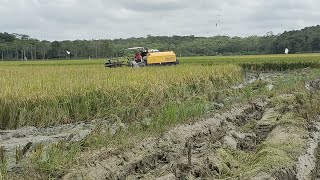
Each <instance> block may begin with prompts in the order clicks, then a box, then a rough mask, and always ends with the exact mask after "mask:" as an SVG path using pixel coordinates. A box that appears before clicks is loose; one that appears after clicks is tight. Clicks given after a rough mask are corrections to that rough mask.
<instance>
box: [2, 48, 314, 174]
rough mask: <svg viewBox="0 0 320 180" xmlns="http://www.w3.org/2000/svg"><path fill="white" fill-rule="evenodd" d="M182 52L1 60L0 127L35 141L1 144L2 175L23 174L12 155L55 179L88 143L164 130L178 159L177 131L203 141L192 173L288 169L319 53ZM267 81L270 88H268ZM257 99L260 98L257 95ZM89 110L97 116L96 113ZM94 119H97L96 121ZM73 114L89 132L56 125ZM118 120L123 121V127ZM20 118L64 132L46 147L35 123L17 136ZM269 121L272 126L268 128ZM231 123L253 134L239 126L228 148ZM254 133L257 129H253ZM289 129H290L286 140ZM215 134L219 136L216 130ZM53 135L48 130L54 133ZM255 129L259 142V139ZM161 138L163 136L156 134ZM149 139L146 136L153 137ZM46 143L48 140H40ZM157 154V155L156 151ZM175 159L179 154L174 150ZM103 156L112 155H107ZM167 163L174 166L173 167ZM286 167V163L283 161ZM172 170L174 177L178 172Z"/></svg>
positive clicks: (310, 102)
mask: <svg viewBox="0 0 320 180" xmlns="http://www.w3.org/2000/svg"><path fill="white" fill-rule="evenodd" d="M179 60H180V62H181V64H180V65H178V66H163V67H143V68H131V67H123V68H115V69H109V68H105V67H104V62H105V60H103V59H99V60H65V61H63V60H51V61H28V62H0V85H1V86H0V106H1V109H0V129H2V130H4V131H2V132H4V134H6V133H10V132H12V131H6V130H8V129H17V130H16V131H17V132H18V136H20V135H19V133H22V135H21V137H19V138H20V139H24V138H25V139H26V142H23V143H25V144H26V143H28V142H29V139H28V138H29V137H30V138H35V139H33V140H32V141H33V143H35V144H34V145H33V147H32V148H34V149H32V148H31V149H30V150H29V152H30V155H28V156H27V157H28V158H23V157H22V156H23V150H24V149H25V147H26V146H27V145H25V144H23V143H22V142H21V143H22V144H23V145H22V146H21V147H20V145H19V146H17V147H16V148H15V149H14V150H15V152H14V153H15V154H14V156H12V153H11V156H10V153H5V151H2V150H1V146H0V160H1V159H2V160H1V163H0V172H1V173H2V174H3V175H2V176H3V177H10V176H13V177H14V176H17V178H13V179H21V177H22V176H24V175H21V174H15V173H13V174H12V173H10V172H7V169H8V168H9V169H10V168H11V167H12V166H11V165H12V164H19V165H20V164H23V167H28V168H29V169H28V168H26V171H24V172H23V173H26V177H28V178H29V179H37V178H38V179H41V178H39V177H43V179H48V178H49V177H50V178H52V177H54V178H57V179H58V178H61V177H62V176H64V175H66V174H68V173H70V172H71V171H69V169H70V168H75V169H79V167H81V166H82V165H81V164H78V163H79V162H78V158H79V157H80V158H79V159H80V160H82V161H85V158H86V156H88V154H90V153H89V152H91V151H90V150H100V149H101V148H102V147H106V148H110V147H111V149H112V148H116V149H120V150H121V151H125V150H126V149H131V148H138V149H139V150H138V151H141V147H143V146H142V145H140V141H141V143H143V141H142V140H143V139H146V138H149V137H152V138H151V141H153V140H152V139H153V137H159V138H161V136H162V135H163V134H166V135H167V136H169V137H170V138H169V140H170V139H174V138H177V139H179V138H182V139H183V140H182V141H180V140H178V141H174V142H175V143H177V142H178V144H180V145H181V147H180V148H177V149H175V148H176V145H175V146H172V144H171V142H166V143H167V144H166V146H168V147H170V148H171V150H170V151H168V153H169V154H170V152H174V153H176V154H174V155H175V156H176V155H178V156H179V157H180V156H181V157H180V158H182V159H185V158H186V157H184V156H185V154H184V153H183V152H184V150H183V149H184V148H185V146H186V144H185V142H184V140H187V139H192V138H195V139H194V142H193V143H195V146H194V147H195V148H197V147H198V145H200V146H199V147H200V148H203V147H204V149H205V151H204V152H205V153H204V154H205V156H203V152H202V151H199V152H201V156H197V152H198V151H195V150H192V153H193V156H192V161H193V162H194V161H197V162H198V163H199V162H200V164H197V165H195V166H191V169H192V168H194V167H197V166H199V169H204V173H203V174H201V173H202V172H199V173H200V174H195V176H198V175H201V176H203V177H211V178H213V177H215V178H217V179H228V178H229V179H233V178H235V177H237V178H238V179H239V177H242V178H243V179H246V178H245V177H256V176H258V175H259V173H260V172H269V173H271V172H277V171H276V170H277V169H289V170H290V169H292V167H293V166H295V164H297V163H296V161H295V160H296V159H297V158H298V156H300V155H303V153H304V150H305V149H306V144H305V143H306V140H305V139H304V136H306V135H307V134H308V130H307V128H306V127H307V123H308V121H311V119H312V118H314V117H316V116H317V115H318V112H319V106H318V105H317V103H318V100H319V97H320V96H319V93H318V92H315V93H309V92H308V91H307V90H306V88H305V83H306V82H308V81H310V80H315V79H318V78H319V74H320V72H319V69H318V68H319V67H320V63H319V60H320V54H301V55H262V56H228V57H219V56H215V57H181V58H179ZM303 68H305V69H303ZM296 69H298V70H296ZM301 69H303V70H301ZM287 70H288V71H287ZM290 70H295V71H290ZM248 71H249V73H247V72H248ZM262 71H266V72H262ZM271 71H277V72H271ZM278 71H284V72H278ZM260 73H261V74H264V75H263V76H261V77H262V80H261V79H259V78H260ZM301 73H304V75H303V76H302V75H301ZM248 74H249V76H250V75H253V76H256V77H255V79H254V81H253V82H252V83H247V84H246V83H245V82H249V81H250V79H247V75H248ZM270 74H273V75H272V77H274V79H273V78H271V77H268V76H269V75H270ZM263 78H264V79H263ZM244 79H245V81H244ZM239 85H241V86H242V87H241V86H239ZM270 85H272V88H271V89H268V88H269V87H270ZM235 87H236V88H235ZM237 87H240V88H239V89H237ZM257 99H260V100H261V101H262V102H260V103H259V102H258V103H257V104H256V101H255V100H257ZM266 99H267V100H266ZM267 102H268V103H267ZM234 105H236V106H237V108H236V109H233V108H232V106H234ZM269 106H270V107H269ZM230 108H231V109H230ZM242 108H243V111H241V112H240V111H239V109H242ZM224 111H227V112H225V116H224V115H223V116H219V115H218V117H223V119H222V122H226V123H227V125H226V124H224V125H222V126H221V127H220V126H219V128H218V129H216V132H215V133H216V134H211V133H212V132H211V130H212V129H211V128H209V127H208V123H209V124H210V123H213V121H217V122H218V121H219V120H218V119H215V118H216V116H213V119H215V120H212V119H206V118H204V117H207V116H208V117H210V118H211V116H210V115H211V114H210V113H213V114H218V113H222V114H223V112H224ZM260 111H261V112H260ZM197 118H204V120H201V119H200V120H199V119H198V120H197ZM252 118H253V119H252ZM255 118H256V119H255ZM94 120H98V121H96V122H93V121H94ZM99 120H103V121H101V123H100V121H99ZM220 120H221V119H220ZM230 121H232V122H230ZM242 121H243V122H242ZM78 122H88V123H87V124H90V123H89V122H92V123H91V125H94V128H93V129H90V133H89V135H87V136H84V137H82V139H80V140H78V141H76V142H72V143H71V140H68V139H69V137H71V138H72V137H73V136H69V134H68V133H70V134H71V135H72V133H74V132H73V131H72V132H71V130H68V129H67V130H68V131H70V132H67V130H66V129H63V128H68V127H63V128H62V127H61V126H59V125H62V124H71V126H70V127H71V128H72V127H73V128H74V127H76V126H77V123H78ZM148 122H149V124H148ZM265 122H266V124H267V125H270V123H271V125H272V126H271V127H270V129H269V130H270V131H268V133H267V135H268V134H271V135H270V137H269V138H267V136H265V137H264V134H263V133H261V132H260V131H259V128H260V126H261V128H265V127H266V126H265V125H266V124H263V123H265ZM193 123H195V124H193ZM230 123H232V124H231V125H230ZM260 123H261V124H260ZM272 123H273V124H272ZM316 123H317V122H316ZM79 124H80V125H81V123H79ZM214 124H215V123H213V124H212V125H214ZM73 125H75V126H73ZM113 125H115V126H117V127H118V128H119V129H116V130H115V131H114V132H113V133H112V132H111V131H110V130H113V129H112V128H113ZM122 125H124V128H127V129H122V127H123V126H122ZM25 126H35V127H40V128H35V129H36V130H43V133H44V134H47V133H48V134H50V133H53V134H54V133H58V135H59V136H60V135H61V134H67V135H65V136H66V137H64V136H61V139H60V140H57V142H54V143H51V144H50V145H49V146H47V147H45V146H44V145H43V144H42V140H41V142H40V143H37V142H38V141H40V139H41V138H43V137H42V136H41V137H40V139H36V137H35V136H37V134H36V133H35V134H36V135H35V136H34V134H32V133H31V134H27V136H26V137H24V136H23V133H25V132H24V130H23V129H22V130H21V129H19V128H21V127H25ZM275 126H276V127H277V128H275V129H272V127H275ZM42 127H46V128H42ZM229 127H230V128H231V129H228V128H229ZM51 128H53V129H51ZM54 128H57V129H54ZM59 128H60V129H59ZM174 128H178V130H177V131H176V130H175V129H174ZM179 128H182V130H181V129H180V130H179ZM220 128H221V129H220ZM225 128H226V129H225ZM195 129H198V131H199V132H197V133H198V134H197V133H196V134H194V133H195V131H194V130H195ZM213 129H215V128H213ZM26 130H28V128H26ZM77 130H78V129H77ZM234 130H235V131H237V133H238V134H243V135H246V136H244V137H247V135H249V136H248V137H251V138H253V139H252V142H251V140H249V141H248V143H247V142H246V143H244V144H243V142H244V141H242V139H241V137H242V136H241V137H240V136H239V138H240V139H236V141H237V142H236V143H237V144H238V145H241V146H236V147H233V146H232V143H231V150H230V147H229V146H228V143H227V144H226V142H224V140H225V138H227V139H228V138H229V139H230V138H233V137H229V134H228V133H231V132H232V131H234ZM262 130H264V129H262ZM53 131H57V132H53ZM60 131H61V132H60ZM229 131H230V132H229ZM263 132H265V131H263ZM78 133H79V132H78ZM171 133H172V134H171ZM176 133H178V135H177V134H176ZM252 133H254V135H252V136H251V135H250V134H252ZM309 133H310V132H309ZM75 134H76V133H75ZM79 134H80V133H79ZM38 135H39V134H38ZM40 135H41V134H40ZM195 135H196V136H195ZM280 135H281V136H280ZM283 135H285V136H283ZM289 135H290V136H289ZM292 135H294V136H295V137H296V138H295V141H292V142H291V141H290V140H291V139H292V137H291V136H292ZM16 136H17V135H16V134H13V135H12V137H14V138H12V139H10V137H11V136H9V135H8V137H9V140H8V141H9V142H12V143H14V142H15V137H16ZM46 136H47V135H46ZM220 136H221V137H224V138H221V139H217V137H220ZM50 137H53V138H55V137H56V134H54V135H51V136H50ZM57 137H58V136H57ZM284 137H285V138H284ZM19 138H18V139H19ZM257 138H258V139H257ZM66 139H67V140H66ZM208 139H209V140H208ZM259 139H260V140H261V142H258V141H257V140H259ZM3 140H4V141H5V142H4V143H3V144H4V145H5V146H7V144H6V139H5V138H4V139H3ZM207 140H208V142H207ZM280 140H281V141H280ZM21 141H22V140H21ZM27 141H28V142H27ZM165 141H167V140H163V141H162V140H161V141H160V142H165ZM198 141H199V142H205V144H207V145H208V146H203V147H202V144H197V143H198ZM147 142H148V141H147ZM279 142H280V143H279ZM157 143H158V142H154V144H157ZM212 143H213V144H212ZM221 143H222V144H223V145H221ZM9 144H10V143H9ZM152 144H153V143H150V145H151V146H152ZM219 144H220V145H219ZM180 145H179V146H180ZM216 145H217V146H216ZM213 146H215V148H212V147H213ZM44 147H45V148H48V149H47V150H44V149H45V148H44ZM148 147H149V146H148ZM159 147H161V148H162V146H160V145H159V146H158V145H157V146H155V147H153V148H154V152H160V151H161V152H162V151H163V149H161V148H160V149H157V148H159ZM188 148H189V147H188ZM142 149H143V148H142ZM147 149H148V148H147ZM87 150H89V151H87ZM149 150H150V149H148V152H144V154H143V157H144V158H146V159H142V160H141V162H145V161H146V164H147V165H146V166H141V167H143V168H144V167H148V164H149V162H148V160H150V161H152V162H153V159H150V158H149V154H148V153H149ZM293 150H294V151H293ZM8 152H12V151H8ZM180 152H181V154H179V153H180ZM164 153H167V151H165V152H164ZM83 154H85V156H82V155H83ZM106 154H108V153H106ZM213 154H214V155H213ZM160 155H161V154H160ZM6 156H7V157H6ZM202 156H203V157H202ZM1 157H2V158H1ZM12 157H14V158H15V159H14V160H13V159H12ZM111 157H112V155H111ZM119 157H120V156H119ZM152 157H153V156H152ZM155 157H156V159H157V160H158V158H159V157H158V155H157V154H156V156H155ZM161 157H162V156H161ZM168 157H173V155H172V156H168ZM204 157H208V158H209V159H210V158H212V157H217V158H218V159H215V160H214V162H220V165H217V167H216V168H217V169H218V170H219V173H218V174H215V173H214V171H213V172H211V171H210V170H207V169H206V168H207V164H208V162H207V160H208V159H206V160H205V161H203V162H204V164H201V163H202V160H203V159H202V158H204ZM106 158H110V157H106ZM120 158H122V157H120ZM130 158H131V157H129V159H130ZM190 158H191V157H190ZM21 159H23V160H21ZM97 159H99V158H97ZM133 159H134V160H135V161H134V162H133V166H132V167H135V163H136V158H133ZM160 159H161V160H162V158H160ZM318 159H319V158H318ZM7 160H8V162H10V163H9V164H8V163H7ZM75 161H77V162H75ZM120 161H123V159H121V160H120ZM174 161H177V162H179V163H180V159H176V160H174ZM97 162H99V160H97ZM105 162H108V163H109V162H110V163H112V162H113V160H110V161H105ZM128 162H129V161H128ZM24 163H29V164H24ZM130 163H131V162H130ZM130 163H128V166H129V165H130ZM161 163H169V161H168V162H167V161H166V160H164V161H161V162H160V164H161ZM151 164H153V163H151ZM156 164H157V163H156ZM230 164H231V165H232V166H230ZM317 164H319V163H317ZM202 165H203V166H202ZM317 166H319V165H317ZM13 167H14V166H13ZM121 167H122V166H121ZM123 167H126V166H123ZM130 167H131V166H130ZM168 167H172V166H168ZM86 168H87V166H86V167H85V169H86ZM93 168H94V172H95V173H102V174H103V173H105V169H103V170H102V171H101V172H99V171H96V167H93ZM153 168H155V169H161V172H162V171H163V169H162V166H159V167H153V166H152V168H151V169H153ZM125 169H129V170H130V169H133V168H127V167H126V168H125ZM293 169H294V168H293ZM165 171H167V172H171V169H169V170H165ZM83 172H85V171H83ZM115 172H117V170H115ZM195 172H196V171H195ZM319 172H320V171H319ZM119 173H120V175H121V173H124V174H125V175H128V174H130V175H136V172H125V171H122V170H120V169H119ZM210 173H211V174H210ZM71 174H72V173H71ZM76 174H78V172H77V171H76ZM80 174H81V173H80ZM85 174H86V173H85ZM142 174H143V173H142ZM156 174H157V173H156ZM287 174H292V173H291V171H288V172H287ZM120 175H119V177H120ZM182 175H183V174H182ZM176 176H179V177H180V175H179V174H177V175H176ZM0 177H1V174H0ZM121 177H122V176H121ZM133 179H134V178H133ZM146 179H148V178H146ZM149 179H152V178H149ZM213 179H214V178H213ZM240 179H241V178H240Z"/></svg>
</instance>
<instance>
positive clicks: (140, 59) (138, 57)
mask: <svg viewBox="0 0 320 180" xmlns="http://www.w3.org/2000/svg"><path fill="white" fill-rule="evenodd" d="M134 59H135V61H136V62H141V61H142V56H141V54H140V53H136V55H135V56H134Z"/></svg>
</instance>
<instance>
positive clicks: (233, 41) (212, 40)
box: [0, 25, 320, 60]
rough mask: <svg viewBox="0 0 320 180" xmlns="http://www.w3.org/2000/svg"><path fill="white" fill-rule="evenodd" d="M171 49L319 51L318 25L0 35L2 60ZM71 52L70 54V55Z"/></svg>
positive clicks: (181, 52)
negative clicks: (114, 34)
mask: <svg viewBox="0 0 320 180" xmlns="http://www.w3.org/2000/svg"><path fill="white" fill-rule="evenodd" d="M135 46H143V47H148V48H154V49H159V50H160V51H166V50H172V51H175V52H176V53H177V54H178V56H202V55H206V56H214V55H251V54H282V53H284V50H285V48H288V49H289V50H290V53H303V52H318V51H320V26H319V25H318V26H313V27H306V28H304V29H301V30H295V31H288V32H284V33H282V34H277V35H274V34H273V33H272V32H269V33H267V34H266V35H264V36H249V37H229V36H214V37H196V36H194V35H190V36H170V37H169V36H152V35H148V36H147V37H141V38H128V39H114V40H109V39H101V40H74V41H53V42H50V41H45V40H43V41H40V40H38V39H34V38H31V37H29V36H28V35H23V34H15V33H13V34H9V33H6V32H5V33H0V56H1V57H0V58H1V60H40V59H83V58H86V59H87V58H108V57H116V56H126V55H128V53H129V52H128V51H125V49H126V48H129V47H135ZM69 52H70V53H69Z"/></svg>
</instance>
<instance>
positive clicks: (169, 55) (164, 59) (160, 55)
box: [105, 47, 179, 68]
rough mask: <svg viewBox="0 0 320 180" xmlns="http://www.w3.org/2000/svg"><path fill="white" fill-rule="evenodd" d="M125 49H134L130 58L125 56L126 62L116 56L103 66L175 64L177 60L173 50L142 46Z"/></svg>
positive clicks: (177, 62)
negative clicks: (161, 50) (164, 50)
mask: <svg viewBox="0 0 320 180" xmlns="http://www.w3.org/2000/svg"><path fill="white" fill-rule="evenodd" d="M127 50H134V51H136V54H135V56H134V57H132V58H127V60H128V62H127V63H125V62H124V61H120V60H119V59H118V58H114V59H109V60H108V62H107V63H105V67H109V68H115V67H122V66H131V67H143V66H158V65H177V64H179V61H178V60H177V56H176V54H175V53H174V52H173V51H166V52H160V51H159V50H157V49H150V50H148V49H145V48H144V47H133V48H128V49H127Z"/></svg>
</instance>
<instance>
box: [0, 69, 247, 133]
mask: <svg viewBox="0 0 320 180" xmlns="http://www.w3.org/2000/svg"><path fill="white" fill-rule="evenodd" d="M241 80H242V70H241V68H240V67H239V66H235V65H219V66H214V67H209V66H199V65H180V66H175V67H147V68H139V69H134V68H119V69H105V68H103V66H100V65H99V66H97V65H86V66H83V65H78V66H77V65H72V66H69V65H66V66H52V65H47V66H2V67H0V84H1V86H0V106H1V107H2V108H1V109H0V128H1V129H8V128H18V127H22V126H26V125H28V126H29V125H31V126H40V127H43V126H50V125H57V124H65V123H73V122H76V121H89V120H92V119H97V118H104V119H108V120H110V121H112V120H116V119H121V121H124V122H130V121H135V120H139V119H142V118H144V117H147V116H151V115H155V114H158V113H159V112H161V111H162V108H164V106H165V105H166V104H168V103H170V102H183V101H189V100H197V99H198V100H199V99H200V100H204V101H211V100H214V99H215V98H217V96H218V94H221V93H227V92H220V91H221V90H222V89H223V87H228V86H230V85H231V84H234V83H236V82H239V81H241Z"/></svg>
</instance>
